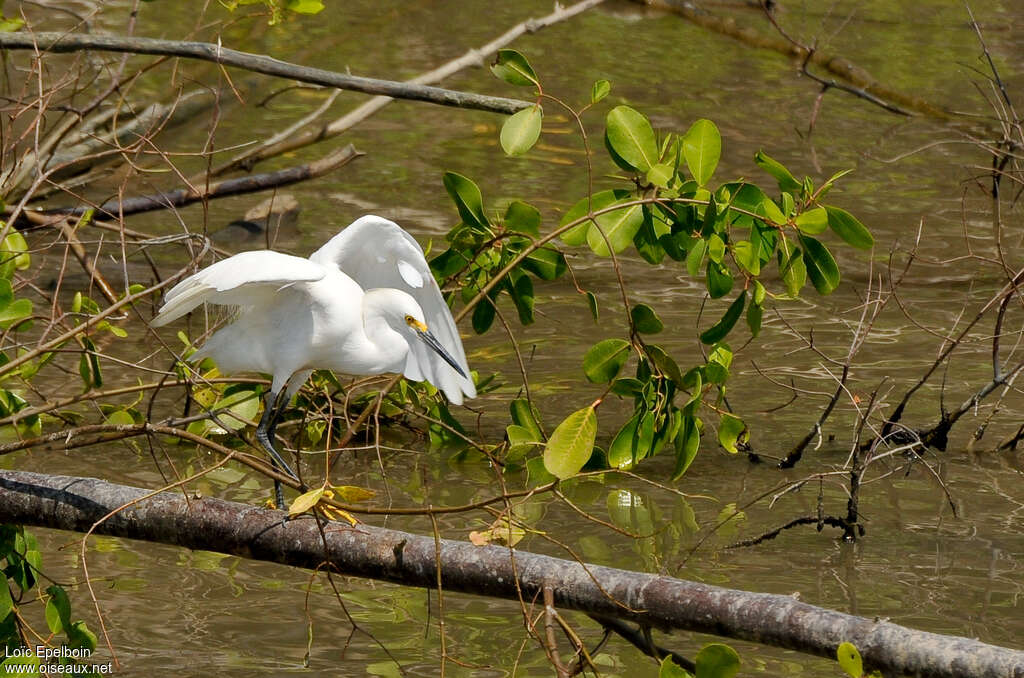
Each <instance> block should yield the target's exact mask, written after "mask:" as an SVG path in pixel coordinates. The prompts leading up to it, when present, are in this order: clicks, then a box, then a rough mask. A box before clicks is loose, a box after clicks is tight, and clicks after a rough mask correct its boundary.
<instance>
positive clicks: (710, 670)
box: [693, 643, 740, 678]
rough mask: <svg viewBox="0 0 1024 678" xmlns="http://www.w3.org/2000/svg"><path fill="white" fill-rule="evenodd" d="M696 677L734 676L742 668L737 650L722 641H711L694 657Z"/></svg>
mask: <svg viewBox="0 0 1024 678" xmlns="http://www.w3.org/2000/svg"><path fill="white" fill-rule="evenodd" d="M693 663H694V664H696V666H697V671H696V678H733V676H735V675H736V674H737V673H738V672H739V670H740V656H739V655H738V654H736V650H734V649H732V648H731V647H729V646H728V645H724V644H722V643H709V644H707V645H705V646H704V647H703V648H701V651H700V652H698V653H697V656H696V657H694V660H693Z"/></svg>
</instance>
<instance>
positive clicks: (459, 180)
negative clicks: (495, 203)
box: [443, 172, 489, 229]
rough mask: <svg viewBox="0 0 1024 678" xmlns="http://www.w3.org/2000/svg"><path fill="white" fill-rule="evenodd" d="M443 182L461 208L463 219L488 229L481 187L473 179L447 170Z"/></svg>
mask: <svg viewBox="0 0 1024 678" xmlns="http://www.w3.org/2000/svg"><path fill="white" fill-rule="evenodd" d="M443 182H444V188H445V190H446V191H448V195H450V196H451V198H452V200H453V201H454V202H455V207H456V208H457V209H458V210H459V216H460V217H462V221H463V222H464V223H465V224H467V225H469V226H476V227H478V228H484V229H486V228H487V227H488V226H489V222H488V221H487V217H486V216H485V215H484V199H483V196H482V195H481V194H480V187H479V186H477V185H476V184H475V183H473V181H472V180H471V179H468V178H467V177H464V176H462V175H461V174H457V173H455V172H445V173H444V179H443Z"/></svg>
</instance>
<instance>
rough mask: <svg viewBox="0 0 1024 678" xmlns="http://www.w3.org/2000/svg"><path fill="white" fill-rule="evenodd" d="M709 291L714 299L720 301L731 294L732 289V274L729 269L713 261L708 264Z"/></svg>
mask: <svg viewBox="0 0 1024 678" xmlns="http://www.w3.org/2000/svg"><path fill="white" fill-rule="evenodd" d="M707 289H708V294H709V295H711V298H712V299H719V298H721V297H724V296H725V295H727V294H729V291H730V290H731V289H732V273H730V272H729V269H728V268H726V267H725V266H722V265H721V264H716V263H715V262H713V261H709V262H708V267H707Z"/></svg>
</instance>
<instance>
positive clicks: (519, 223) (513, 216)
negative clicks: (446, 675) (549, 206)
mask: <svg viewBox="0 0 1024 678" xmlns="http://www.w3.org/2000/svg"><path fill="white" fill-rule="evenodd" d="M505 228H507V229H508V230H510V231H515V232H516V233H524V234H526V235H530V236H533V237H534V238H536V237H538V236H539V235H540V210H538V209H537V208H536V207H534V206H533V205H530V204H528V203H525V202H523V201H522V200H513V201H512V202H510V203H509V205H508V208H507V209H506V210H505Z"/></svg>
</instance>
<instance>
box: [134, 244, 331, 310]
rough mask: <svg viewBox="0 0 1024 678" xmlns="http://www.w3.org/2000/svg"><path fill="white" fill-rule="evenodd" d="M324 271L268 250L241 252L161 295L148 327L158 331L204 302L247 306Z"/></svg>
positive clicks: (313, 279) (320, 275)
mask: <svg viewBox="0 0 1024 678" xmlns="http://www.w3.org/2000/svg"><path fill="white" fill-rule="evenodd" d="M325 274H326V271H325V270H324V268H323V267H322V266H320V265H319V264H316V263H313V262H312V261H310V260H309V259H303V258H302V257H293V256H291V255H289V254H281V253H280V252H273V251H271V250H257V251H254V252H242V253H241V254H236V255H235V256H233V257H228V258H227V259H224V260H222V261H218V262H217V263H215V264H213V265H211V266H207V267H206V268H204V269H203V270H201V271H199V272H198V273H196V274H194V275H192V276H190V277H188V278H185V279H184V280H182V281H181V282H180V283H178V284H177V285H175V286H174V287H172V288H171V289H170V290H169V291H168V292H167V294H165V295H164V305H163V306H162V307H161V308H160V312H159V313H157V315H156V317H155V318H154V319H153V321H152V322H151V323H150V324H151V325H153V326H154V327H160V326H161V325H166V324H167V323H169V322H171V321H173V320H177V319H178V318H180V317H181V316H183V315H185V314H186V313H188V312H189V311H191V310H192V309H194V308H195V307H196V306H199V305H200V304H202V303H203V302H204V301H205V302H208V303H211V304H221V305H230V306H250V305H252V304H254V303H257V301H258V300H259V299H262V298H264V296H265V294H266V293H267V291H268V288H269V289H270V290H273V289H278V288H280V287H282V286H285V285H289V284H292V283H297V282H313V281H316V280H320V279H321V278H323V277H324V275H325Z"/></svg>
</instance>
